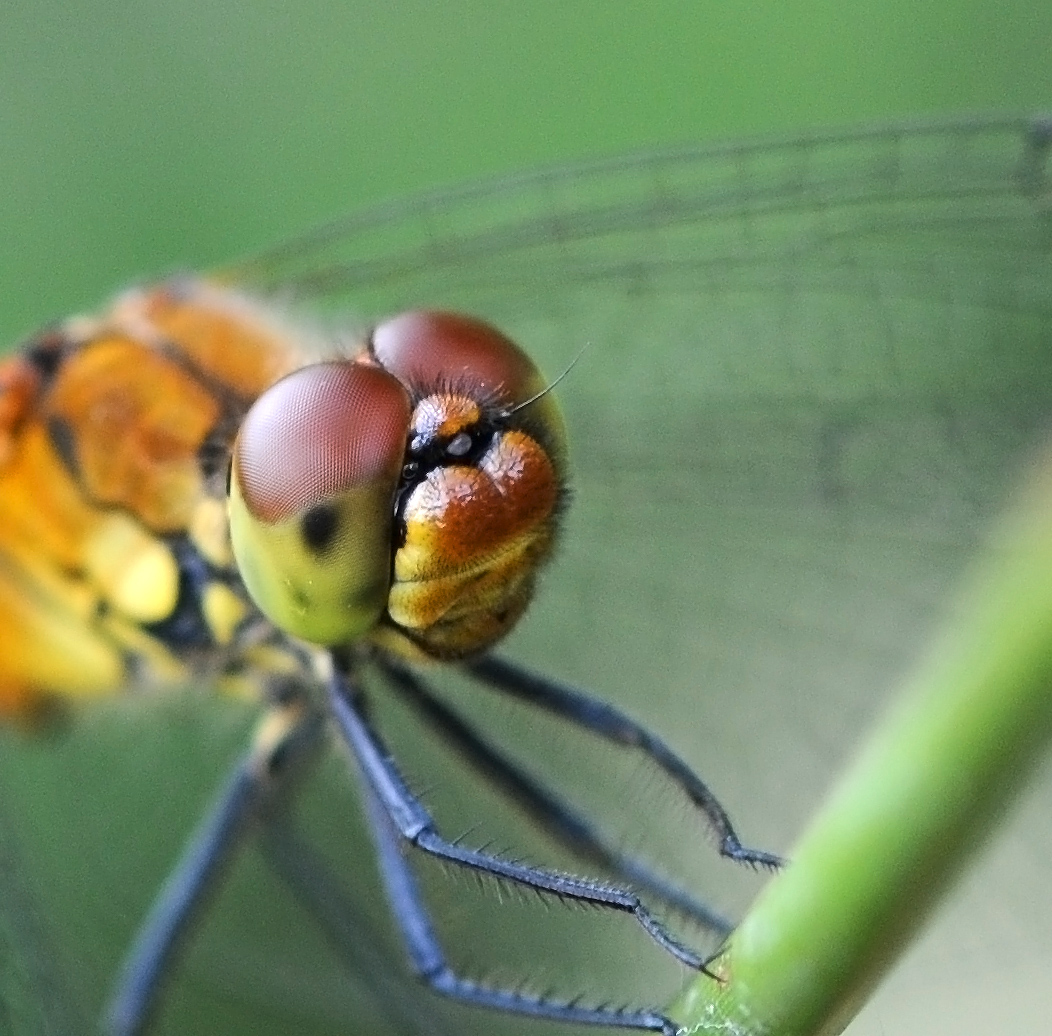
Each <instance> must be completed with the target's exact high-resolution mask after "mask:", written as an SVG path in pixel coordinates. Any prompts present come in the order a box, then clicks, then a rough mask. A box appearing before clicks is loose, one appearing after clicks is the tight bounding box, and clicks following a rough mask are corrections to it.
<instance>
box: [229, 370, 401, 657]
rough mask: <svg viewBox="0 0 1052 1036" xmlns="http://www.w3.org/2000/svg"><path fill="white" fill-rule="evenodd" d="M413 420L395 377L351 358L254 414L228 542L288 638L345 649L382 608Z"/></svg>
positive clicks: (297, 379)
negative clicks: (396, 500) (396, 497)
mask: <svg viewBox="0 0 1052 1036" xmlns="http://www.w3.org/2000/svg"><path fill="white" fill-rule="evenodd" d="M409 420H410V404H409V398H408V395H407V393H406V391H405V389H404V388H403V387H402V385H401V384H400V383H399V382H398V381H397V380H396V379H395V378H393V377H391V376H390V375H389V374H387V373H386V372H384V371H382V370H380V369H378V368H375V367H369V366H363V365H361V364H355V363H346V362H341V363H324V364H317V365H315V366H311V367H304V368H302V369H301V370H298V371H295V372H294V373H292V374H290V375H289V376H288V377H286V378H283V379H282V380H281V381H279V382H277V383H276V384H275V385H273V386H272V387H271V388H269V389H268V390H267V391H266V392H264V393H263V394H262V395H261V396H260V397H259V399H258V400H257V401H256V402H255V404H254V405H253V406H252V408H251V409H250V410H249V412H248V414H247V415H246V417H245V420H244V422H243V423H242V425H241V429H240V431H239V432H238V437H237V441H236V443H235V445H234V450H233V459H232V470H231V485H230V498H229V510H230V536H231V543H232V546H233V549H234V556H235V558H236V559H237V563H238V568H239V570H240V572H241V575H242V578H243V579H244V582H245V586H246V588H247V589H248V591H249V593H250V594H251V596H252V598H253V599H254V600H255V602H256V604H257V605H258V606H259V608H260V609H261V610H262V611H263V613H264V614H265V615H267V617H268V618H270V619H271V620H272V621H273V622H274V623H275V624H276V625H277V626H279V627H280V628H281V629H283V630H285V631H286V632H289V633H292V634H294V635H295V636H298V637H302V638H303V639H305V640H310V641H313V642H315V643H321V644H343V643H347V642H349V641H351V640H354V639H356V638H357V637H359V636H361V635H362V634H363V633H365V632H367V631H368V630H369V628H370V627H371V626H372V625H373V624H374V623H375V622H376V620H377V618H378V617H379V615H380V614H381V612H382V611H383V608H384V606H385V604H386V596H387V585H388V581H389V571H390V564H391V558H390V552H391V535H392V530H391V526H392V521H393V500H394V495H395V491H396V489H397V486H398V478H399V474H400V472H401V469H402V464H403V460H404V458H403V454H404V450H405V441H406V433H407V430H408V427H409Z"/></svg>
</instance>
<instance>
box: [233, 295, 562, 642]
mask: <svg viewBox="0 0 1052 1036" xmlns="http://www.w3.org/2000/svg"><path fill="white" fill-rule="evenodd" d="M543 388H544V384H543V379H541V377H540V374H539V372H538V371H537V369H536V367H534V366H533V364H532V363H531V362H530V360H529V359H528V358H527V357H526V355H525V354H524V353H523V352H522V351H521V350H520V349H518V347H516V346H515V345H514V344H513V343H512V342H510V341H509V340H508V339H506V338H504V337H503V336H502V335H500V334H499V333H498V332H496V331H495V330H494V329H492V328H489V327H487V326H486V325H484V324H482V323H481V322H480V321H475V320H470V319H468V318H465V317H459V316H454V315H452V314H440V313H415V314H407V315H405V316H402V317H398V318H395V319H394V320H390V321H387V322H386V323H384V324H381V325H380V326H379V327H378V328H377V329H376V331H375V332H374V333H373V334H372V336H371V338H370V341H369V343H368V346H367V348H366V350H365V351H364V353H363V354H362V355H361V356H359V357H358V358H356V359H355V360H354V361H350V362H341V363H329V364H319V365H313V366H310V367H306V368H303V369H301V370H299V371H297V372H295V373H293V374H291V375H289V376H288V377H286V378H285V379H284V380H282V381H280V382H278V384H277V385H275V386H274V387H272V388H270V389H268V390H267V391H266V392H265V393H263V395H262V396H261V397H260V398H259V400H257V401H256V403H255V404H254V405H253V407H252V408H251V410H249V412H248V414H247V415H246V417H245V420H244V422H243V423H242V426H241V429H240V432H239V434H238V438H237V440H236V442H235V444H234V448H233V460H232V470H231V479H230V521H231V538H232V544H233V550H234V555H235V557H236V558H237V562H238V569H239V571H240V573H241V576H242V578H243V579H244V580H245V583H246V586H247V587H248V590H249V593H250V594H251V595H252V597H253V598H254V600H255V601H256V602H257V603H258V604H259V605H260V607H261V608H262V609H263V611H264V613H265V614H267V615H268V617H270V618H271V619H272V621H274V622H275V624H276V625H277V626H278V627H279V628H281V629H283V630H286V631H288V632H290V633H293V634H295V635H296V636H299V637H302V638H303V639H305V640H308V641H311V642H313V643H318V644H326V645H334V646H338V645H344V646H346V645H349V644H351V643H353V642H354V641H356V640H358V639H359V638H361V637H363V636H364V635H365V634H367V633H369V632H370V631H371V630H373V628H374V627H376V626H377V624H378V623H381V620H383V621H382V629H381V630H379V631H378V632H377V636H378V637H379V638H380V639H381V640H382V641H383V642H385V643H387V644H388V645H389V646H391V647H393V648H394V649H395V650H399V649H401V650H409V651H410V653H420V654H422V655H424V656H430V657H438V658H458V657H463V656H465V655H469V654H473V653H476V652H478V651H480V650H482V649H484V648H486V647H488V646H490V645H491V644H493V643H494V642H495V641H496V640H498V639H499V638H501V637H502V636H504V634H505V633H507V632H508V630H510V629H511V627H512V625H513V624H514V622H515V621H516V620H517V619H518V618H519V616H521V614H522V613H523V611H524V610H525V608H526V605H527V604H528V603H529V600H530V597H531V596H532V591H533V584H534V578H535V572H536V569H537V566H538V565H539V564H540V563H541V562H542V561H543V560H544V559H545V558H546V557H547V556H548V554H549V552H550V550H551V545H552V541H553V538H554V534H555V521H556V508H557V504H558V501H559V498H560V496H561V495H562V491H561V488H560V481H561V476H560V469H561V467H562V463H561V458H562V456H563V454H564V452H565V450H564V447H563V441H562V438H563V437H562V431H561V429H562V422H561V418H560V416H559V414H558V412H557V410H556V409H555V407H554V404H553V403H552V401H551V400H549V399H548V398H545V397H542V398H538V399H534V398H533V397H535V396H537V395H538V393H541V392H542V390H543ZM523 404H527V407H528V408H529V409H530V410H531V412H530V413H529V414H527V413H526V409H527V407H524V406H523ZM556 458H558V460H557V459H556ZM557 464H558V465H559V467H558V468H557V466H556V465H557ZM394 538H397V539H396V542H395V543H392V539H394ZM392 558H393V562H392ZM403 645H404V646H403ZM414 647H415V651H413V648H414Z"/></svg>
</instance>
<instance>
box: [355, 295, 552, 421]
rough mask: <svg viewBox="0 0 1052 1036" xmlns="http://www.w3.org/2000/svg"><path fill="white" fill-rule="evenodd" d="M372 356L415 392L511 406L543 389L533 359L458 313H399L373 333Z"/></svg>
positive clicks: (485, 326) (491, 329) (487, 327)
mask: <svg viewBox="0 0 1052 1036" xmlns="http://www.w3.org/2000/svg"><path fill="white" fill-rule="evenodd" d="M372 347H373V354H374V355H375V356H376V359H377V360H378V361H379V363H380V364H381V365H382V366H383V367H384V368H385V369H386V370H389V371H390V372H391V373H392V374H393V375H394V376H395V377H396V378H398V380H399V381H401V382H402V383H403V384H405V385H409V386H411V387H412V389H413V390H414V391H416V392H418V393H419V394H420V395H429V394H431V393H432V392H446V391H450V392H454V393H458V392H459V393H463V394H464V395H467V396H470V397H471V398H472V399H475V400H477V401H480V402H482V401H486V402H493V403H497V404H498V405H500V406H508V407H510V406H514V405H515V404H516V403H522V402H525V401H526V400H527V399H529V398H531V397H532V396H534V395H536V394H537V393H538V392H540V391H541V390H542V389H543V388H544V387H545V381H544V378H543V377H542V376H541V373H540V371H539V370H538V369H537V367H536V365H535V364H534V362H533V361H532V360H531V359H530V358H529V356H527V355H526V353H524V352H523V351H522V349H520V348H519V347H518V346H517V345H516V344H515V343H514V342H513V341H512V340H511V339H510V338H507V337H505V336H504V335H503V334H501V333H500V331H498V330H497V329H496V328H495V327H491V326H490V325H489V324H487V323H485V322H484V321H482V320H477V319H475V318H474V317H468V316H463V315H462V314H460V313H443V312H433V311H427V310H419V311H415V312H409V313H402V314H400V315H399V316H396V317H392V318H391V319H390V320H387V321H385V322H384V323H382V324H380V325H379V326H378V327H377V328H376V330H375V331H374V332H373V338H372Z"/></svg>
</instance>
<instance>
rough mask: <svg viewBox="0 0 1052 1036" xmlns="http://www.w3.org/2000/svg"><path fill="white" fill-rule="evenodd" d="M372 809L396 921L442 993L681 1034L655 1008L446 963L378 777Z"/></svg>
mask: <svg viewBox="0 0 1052 1036" xmlns="http://www.w3.org/2000/svg"><path fill="white" fill-rule="evenodd" d="M363 789H364V796H365V800H366V812H367V814H368V817H369V821H370V825H371V827H372V830H373V837H374V839H375V840H376V850H377V856H378V858H379V861H380V870H381V874H382V877H383V881H384V886H385V887H386V889H387V896H388V899H389V900H390V903H391V910H392V913H393V914H394V917H395V921H396V922H397V923H398V926H399V928H401V930H402V935H403V937H404V938H405V944H406V949H407V951H408V953H409V959H410V962H411V963H412V966H413V968H414V970H415V971H416V972H417V973H418V974H419V975H420V977H421V979H423V981H424V982H426V983H427V985H428V986H430V987H431V989H433V990H434V991H435V992H436V993H441V994H442V995H443V996H447V997H450V998H451V999H454V1000H459V1001H462V1002H463V1003H467V1004H471V1005H473V1006H475V1007H487V1008H490V1009H491V1010H495V1011H504V1012H510V1013H513V1014H521V1015H526V1016H528V1017H532V1018H545V1019H548V1020H550V1021H556V1022H564V1023H566V1024H571V1025H602V1026H607V1027H611V1028H620V1029H636V1030H643V1031H649V1032H659V1033H661V1034H662V1036H675V1033H676V1031H677V1026H676V1025H675V1024H674V1023H673V1022H672V1021H671V1020H670V1019H668V1018H665V1017H664V1016H663V1015H660V1014H656V1013H653V1012H650V1011H618V1010H611V1009H605V1008H588V1007H581V1006H579V1005H578V1004H573V1003H560V1002H558V1001H553V1000H548V999H545V998H543V997H531V996H527V995H526V994H524V993H518V992H514V991H512V990H505V989H496V988H492V987H489V986H483V985H479V984H478V983H475V982H470V981H468V980H466V979H462V978H460V977H458V976H457V975H455V974H454V973H453V972H452V971H451V970H450V968H449V966H448V965H447V964H446V961H445V958H444V956H443V954H442V949H441V947H440V946H439V943H438V939H437V937H436V935H435V931H434V928H433V927H432V926H431V921H430V918H429V917H428V914H427V908H426V907H425V906H424V903H423V900H422V898H421V896H420V890H419V887H418V886H417V883H416V878H415V877H414V875H413V872H412V870H411V869H410V866H409V863H408V861H407V860H406V858H405V856H404V855H403V854H402V847H401V842H400V840H401V837H402V832H401V831H399V830H398V829H397V828H396V827H395V825H394V824H393V823H392V816H391V810H390V807H389V806H388V805H387V803H385V802H383V800H382V799H381V796H380V795H379V794H378V792H377V791H376V789H375V788H374V786H373V784H372V782H371V781H370V780H369V779H368V777H367V778H366V780H365V781H363Z"/></svg>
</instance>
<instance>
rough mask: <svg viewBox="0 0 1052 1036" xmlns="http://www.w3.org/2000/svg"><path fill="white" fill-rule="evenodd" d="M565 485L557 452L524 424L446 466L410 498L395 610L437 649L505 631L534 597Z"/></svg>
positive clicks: (450, 652) (474, 647)
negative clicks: (470, 462)
mask: <svg viewBox="0 0 1052 1036" xmlns="http://www.w3.org/2000/svg"><path fill="white" fill-rule="evenodd" d="M558 494H559V488H558V481H557V478H556V473H555V470H554V468H553V466H552V463H551V461H550V459H549V457H548V455H547V453H546V452H545V451H544V450H543V449H542V448H541V446H540V445H539V444H538V443H537V442H536V441H535V440H533V439H532V438H530V436H528V435H526V434H525V433H523V432H520V431H508V432H505V433H503V434H502V435H501V436H500V437H499V438H498V439H497V441H496V442H495V443H494V445H493V446H492V447H491V448H490V449H489V450H488V451H487V452H486V453H485V454H484V455H483V457H482V458H480V461H479V464H478V467H477V468H475V467H468V466H459V465H458V466H449V467H441V468H436V469H435V470H434V471H433V472H432V473H431V474H430V475H429V476H428V478H427V479H426V480H425V481H424V482H423V483H421V485H420V486H418V487H417V488H416V489H415V490H414V492H413V493H412V495H411V497H410V499H409V501H407V504H406V508H405V521H406V539H405V543H404V544H403V546H402V547H401V548H400V549H399V550H398V551H397V552H396V553H395V565H394V573H395V581H394V584H393V586H392V588H391V592H390V597H389V601H388V612H389V614H390V616H391V618H392V619H393V620H394V621H395V622H396V623H398V624H399V625H400V626H403V627H404V628H407V629H410V630H413V631H414V632H415V633H416V634H417V635H418V636H419V637H420V639H421V641H422V642H423V643H425V644H426V645H427V650H428V651H429V652H430V653H431V654H433V655H435V656H437V657H450V658H454V657H459V656H461V655H463V654H466V653H470V652H473V651H478V650H481V649H482V648H484V647H486V646H488V645H489V644H491V643H493V642H495V641H496V640H498V639H499V638H500V637H501V636H503V635H504V634H505V633H506V632H507V631H508V629H509V628H510V627H511V626H512V625H514V623H515V621H516V619H518V617H519V616H520V615H521V614H522V612H523V611H524V610H525V608H526V605H527V604H528V603H529V600H530V597H531V595H532V592H533V581H534V578H535V574H536V569H537V566H538V565H539V563H540V562H541V561H542V560H543V559H544V558H545V557H546V556H547V554H548V552H549V550H550V549H551V542H552V537H553V534H554V512H555V506H556V503H557V501H558Z"/></svg>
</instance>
